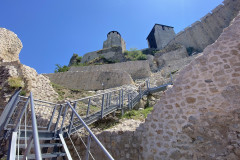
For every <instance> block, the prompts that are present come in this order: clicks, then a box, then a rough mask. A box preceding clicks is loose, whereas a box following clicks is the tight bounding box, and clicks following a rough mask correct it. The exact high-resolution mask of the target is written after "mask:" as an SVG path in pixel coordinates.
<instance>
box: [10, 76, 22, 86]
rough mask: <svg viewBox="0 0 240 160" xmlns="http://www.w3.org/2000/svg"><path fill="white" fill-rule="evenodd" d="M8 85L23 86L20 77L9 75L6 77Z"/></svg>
mask: <svg viewBox="0 0 240 160" xmlns="http://www.w3.org/2000/svg"><path fill="white" fill-rule="evenodd" d="M8 85H9V86H10V87H11V88H19V87H24V82H23V80H22V79H21V78H20V77H10V78H8Z"/></svg>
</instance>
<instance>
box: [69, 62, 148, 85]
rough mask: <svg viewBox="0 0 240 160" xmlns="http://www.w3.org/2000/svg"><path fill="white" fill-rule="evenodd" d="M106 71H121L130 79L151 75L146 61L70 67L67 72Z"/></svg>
mask: <svg viewBox="0 0 240 160" xmlns="http://www.w3.org/2000/svg"><path fill="white" fill-rule="evenodd" d="M108 70H121V71H125V72H127V73H129V74H130V75H131V77H132V79H134V80H135V79H140V78H146V77H149V76H150V75H151V71H150V67H149V63H148V61H128V62H122V63H114V64H104V65H94V66H82V67H71V68H70V70H69V71H72V72H75V71H79V72H81V71H93V72H97V71H108Z"/></svg>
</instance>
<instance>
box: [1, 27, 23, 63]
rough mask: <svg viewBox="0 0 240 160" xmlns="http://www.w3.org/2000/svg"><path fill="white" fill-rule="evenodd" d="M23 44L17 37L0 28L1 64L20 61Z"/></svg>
mask: <svg viewBox="0 0 240 160" xmlns="http://www.w3.org/2000/svg"><path fill="white" fill-rule="evenodd" d="M21 49H22V42H21V41H20V39H18V37H17V35H16V34H15V33H13V32H12V31H9V30H7V29H5V28H0V62H12V61H18V60H19V53H20V51H21Z"/></svg>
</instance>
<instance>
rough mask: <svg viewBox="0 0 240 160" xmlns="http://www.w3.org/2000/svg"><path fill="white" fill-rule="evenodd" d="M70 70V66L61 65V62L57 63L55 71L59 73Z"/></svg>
mask: <svg viewBox="0 0 240 160" xmlns="http://www.w3.org/2000/svg"><path fill="white" fill-rule="evenodd" d="M68 70H69V67H68V66H66V65H64V66H61V65H60V64H56V68H55V70H54V73H57V72H66V71H68Z"/></svg>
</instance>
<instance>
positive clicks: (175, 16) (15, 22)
mask: <svg viewBox="0 0 240 160" xmlns="http://www.w3.org/2000/svg"><path fill="white" fill-rule="evenodd" d="M222 1H223V0H35V1H34V0H1V2H0V15H1V16H0V27H3V28H7V29H9V30H11V31H13V32H15V33H16V34H17V35H18V37H19V38H20V39H21V41H22V43H23V49H22V51H21V52H20V61H21V62H22V63H23V64H25V65H28V66H30V67H33V68H34V69H36V70H37V72H38V73H52V72H53V71H54V69H55V64H60V65H68V63H69V60H70V58H71V56H72V54H73V53H77V54H79V55H81V56H82V55H83V54H85V53H87V52H91V51H95V50H99V49H101V48H102V45H103V41H104V40H106V38H107V33H108V32H109V31H111V30H117V31H119V32H120V34H121V35H122V37H123V39H124V40H125V41H126V46H127V49H130V48H138V49H143V48H147V47H148V46H147V41H146V37H147V35H148V34H149V32H150V31H151V29H152V27H153V25H154V24H155V23H159V24H165V25H170V26H173V27H174V30H175V32H176V33H178V32H179V31H181V30H183V29H184V28H185V27H187V26H189V25H191V24H192V23H193V22H195V21H196V20H199V19H200V18H201V17H203V16H204V15H206V14H207V13H208V12H210V11H211V10H212V9H214V8H215V7H216V6H217V5H219V4H221V3H222Z"/></svg>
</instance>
